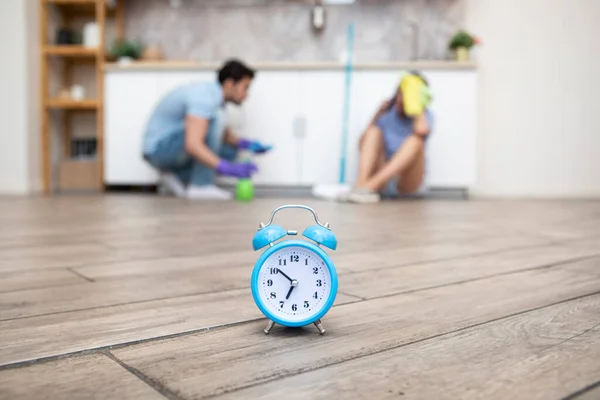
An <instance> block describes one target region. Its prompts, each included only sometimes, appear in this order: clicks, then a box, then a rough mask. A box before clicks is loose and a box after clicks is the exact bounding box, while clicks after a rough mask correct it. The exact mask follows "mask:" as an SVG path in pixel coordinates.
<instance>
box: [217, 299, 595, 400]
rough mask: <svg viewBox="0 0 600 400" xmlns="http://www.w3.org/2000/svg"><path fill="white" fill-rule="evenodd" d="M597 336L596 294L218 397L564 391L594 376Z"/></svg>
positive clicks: (550, 395)
mask: <svg viewBox="0 0 600 400" xmlns="http://www.w3.org/2000/svg"><path fill="white" fill-rule="evenodd" d="M599 338H600V296H599V295H596V296H592V297H586V298H583V299H579V300H575V301H570V302H566V303H562V304H558V305H555V306H551V307H547V308H543V309H539V310H536V311H532V312H530V313H525V314H520V315H516V316H514V317H509V318H505V319H502V320H499V321H495V322H492V323H489V324H486V325H483V326H479V327H476V328H473V329H467V330H464V331H461V332H457V333H453V334H450V335H446V336H444V337H440V338H436V339H432V340H426V341H423V342H420V343H415V344H412V345H408V346H404V347H400V348H398V349H395V350H392V351H388V352H384V353H381V354H376V355H373V356H368V357H364V358H360V359H357V360H353V361H350V362H346V363H342V364H338V365H334V366H331V367H327V368H324V369H320V370H318V371H313V372H309V373H305V374H300V375H297V376H293V377H289V378H286V379H282V380H277V381H273V382H270V383H268V384H263V385H259V386H256V387H253V388H249V389H246V390H242V391H239V392H234V393H231V394H230V395H229V396H227V395H226V396H223V397H222V398H223V399H228V398H231V399H234V398H235V399H249V398H261V399H281V398H286V399H310V398H329V397H333V396H335V397H342V398H346V397H352V398H356V399H397V398H402V399H490V400H493V399H498V400H500V399H508V398H510V399H523V400H533V399H561V398H563V397H566V396H568V395H569V394H570V393H572V392H573V391H575V390H577V389H579V388H581V387H582V386H585V385H586V384H587V383H588V382H590V381H591V380H594V379H596V378H597V377H598V376H599V374H600V363H598V362H597V360H598V359H600V340H598V339H599ZM365 388H368V390H365Z"/></svg>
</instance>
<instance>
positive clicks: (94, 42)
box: [83, 22, 100, 48]
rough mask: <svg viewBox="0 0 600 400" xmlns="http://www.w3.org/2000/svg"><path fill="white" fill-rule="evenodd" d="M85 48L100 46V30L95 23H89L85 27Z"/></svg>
mask: <svg viewBox="0 0 600 400" xmlns="http://www.w3.org/2000/svg"><path fill="white" fill-rule="evenodd" d="M83 46H84V47H88V48H97V47H98V46H100V29H99V27H98V24H97V23H95V22H88V23H87V24H85V26H84V27H83Z"/></svg>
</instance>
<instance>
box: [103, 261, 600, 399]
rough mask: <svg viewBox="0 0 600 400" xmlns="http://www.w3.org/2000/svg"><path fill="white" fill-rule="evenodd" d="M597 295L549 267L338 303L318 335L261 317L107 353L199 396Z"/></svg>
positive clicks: (598, 286) (582, 277)
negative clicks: (269, 326)
mask: <svg viewBox="0 0 600 400" xmlns="http://www.w3.org/2000/svg"><path fill="white" fill-rule="evenodd" d="M587 265H588V268H594V267H595V266H594V265H592V264H589V263H588V264H587ZM598 292H600V280H598V279H595V280H590V279H589V277H588V275H587V274H580V273H575V272H570V271H564V270H562V269H561V268H560V267H552V268H548V269H545V270H535V271H527V272H522V273H515V274H512V275H504V276H498V277H494V278H490V279H486V280H479V281H474V282H468V283H464V284H457V285H449V286H445V287H439V288H436V289H430V290H424V291H421V292H415V293H410V294H404V295H398V296H391V297H386V298H380V299H375V300H369V301H363V302H358V303H353V304H348V305H344V306H340V307H336V308H334V309H332V311H330V313H329V314H328V315H327V316H326V318H325V319H324V321H323V323H324V325H325V327H326V328H327V329H328V333H327V334H326V335H325V336H323V337H320V336H319V335H318V334H316V333H315V331H314V329H311V328H310V327H309V328H307V329H301V330H291V329H290V330H286V329H281V328H274V330H273V331H272V333H271V335H269V336H265V335H264V334H262V331H261V329H262V328H263V325H264V322H263V321H260V322H256V323H251V324H243V325H239V326H234V327H231V328H228V329H224V330H217V331H209V332H203V333H201V334H193V335H189V336H185V337H179V338H174V339H169V340H164V341H159V342H151V343H145V344H141V345H135V346H129V347H126V348H122V349H117V350H114V351H113V354H114V355H115V356H116V357H118V358H119V359H121V360H122V361H123V362H125V363H126V364H128V365H131V366H133V367H135V368H136V369H138V370H139V371H141V372H142V373H144V374H145V375H147V376H150V377H151V378H153V379H161V382H163V383H164V385H165V386H166V387H167V388H168V389H169V390H170V391H172V392H174V393H178V394H179V395H181V396H183V397H199V396H201V395H209V394H220V393H224V392H227V391H230V390H235V389H239V388H242V387H245V386H249V385H255V384H257V383H260V382H265V381H268V380H272V379H278V378H281V377H283V376H288V375H293V374H296V373H300V372H304V371H308V370H312V369H316V368H321V367H323V366H326V365H331V364H336V363H340V362H343V361H347V360H351V359H354V358H356V357H361V356H365V355H369V354H373V353H377V352H381V351H385V350H386V349H390V348H394V347H397V346H400V345H403V344H407V343H411V342H414V341H418V340H423V339H426V338H430V337H433V336H436V335H441V334H447V333H449V332H452V331H455V330H458V329H464V328H466V327H469V326H473V325H476V324H481V323H485V322H487V321H490V320H493V319H496V318H503V317H506V316H509V315H512V314H515V313H520V312H524V311H527V310H531V309H535V308H537V307H544V306H546V305H548V304H551V303H556V302H560V301H565V300H568V299H571V298H574V297H577V296H581V295H585V294H590V293H598ZM258 360H260V362H257V361H258ZM194 376H203V377H204V379H203V380H201V381H199V380H195V379H193V377H194Z"/></svg>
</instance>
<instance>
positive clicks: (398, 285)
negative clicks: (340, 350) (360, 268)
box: [340, 246, 600, 298]
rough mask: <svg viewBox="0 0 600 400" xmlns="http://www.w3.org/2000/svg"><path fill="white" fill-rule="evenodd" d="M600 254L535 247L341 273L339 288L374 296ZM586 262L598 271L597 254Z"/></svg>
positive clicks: (584, 265) (575, 266)
mask: <svg viewBox="0 0 600 400" xmlns="http://www.w3.org/2000/svg"><path fill="white" fill-rule="evenodd" d="M599 253H600V248H598V249H596V250H592V249H582V250H579V249H571V248H568V247H565V246H544V247H534V248H528V249H524V250H514V251H507V252H499V253H494V254H490V255H486V256H480V257H469V258H459V259H452V260H448V261H440V262H437V263H425V264H417V265H408V266H404V267H399V268H384V269H379V270H376V271H367V272H362V273H356V274H346V275H341V276H340V287H341V288H343V290H344V291H345V292H346V293H349V294H352V295H356V296H360V297H363V298H374V297H381V296H388V295H392V294H397V293H402V292H406V291H414V290H419V289H423V288H428V287H435V286H438V285H445V284H448V283H453V282H461V281H466V280H472V279H480V278H483V277H486V276H493V275H499V274H506V273H510V272H516V271H520V270H526V269H531V268H541V267H547V266H551V265H557V264H560V263H564V262H567V261H575V260H578V259H580V258H584V257H590V256H594V255H597V254H599ZM589 263H592V264H594V265H596V267H597V270H600V257H598V258H594V259H591V260H590V261H589ZM571 264H572V266H571V268H573V269H578V268H579V269H580V270H582V271H584V272H585V271H594V268H589V267H588V264H587V263H571Z"/></svg>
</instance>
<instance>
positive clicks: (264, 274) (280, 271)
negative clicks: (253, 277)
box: [257, 246, 332, 322]
mask: <svg viewBox="0 0 600 400" xmlns="http://www.w3.org/2000/svg"><path fill="white" fill-rule="evenodd" d="M331 288H332V281H331V274H330V273H329V269H328V268H327V265H326V264H325V262H324V260H323V259H322V258H321V257H320V256H319V255H318V254H317V253H316V252H314V251H311V250H310V249H307V248H304V247H300V246H290V247H284V248H282V249H280V250H277V251H275V252H274V253H273V254H271V255H270V256H269V257H268V258H267V259H266V260H265V262H264V263H263V264H262V267H261V269H260V271H259V274H258V282H257V294H258V296H259V297H260V298H261V300H262V302H263V305H264V307H265V308H266V309H267V310H268V311H269V312H270V313H271V314H273V315H274V316H275V317H277V318H279V319H281V320H284V321H289V322H298V321H303V320H306V319H308V318H310V317H312V316H313V315H316V314H318V313H319V311H321V310H322V309H323V307H324V306H325V305H326V303H327V300H328V298H329V295H330V294H331Z"/></svg>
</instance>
